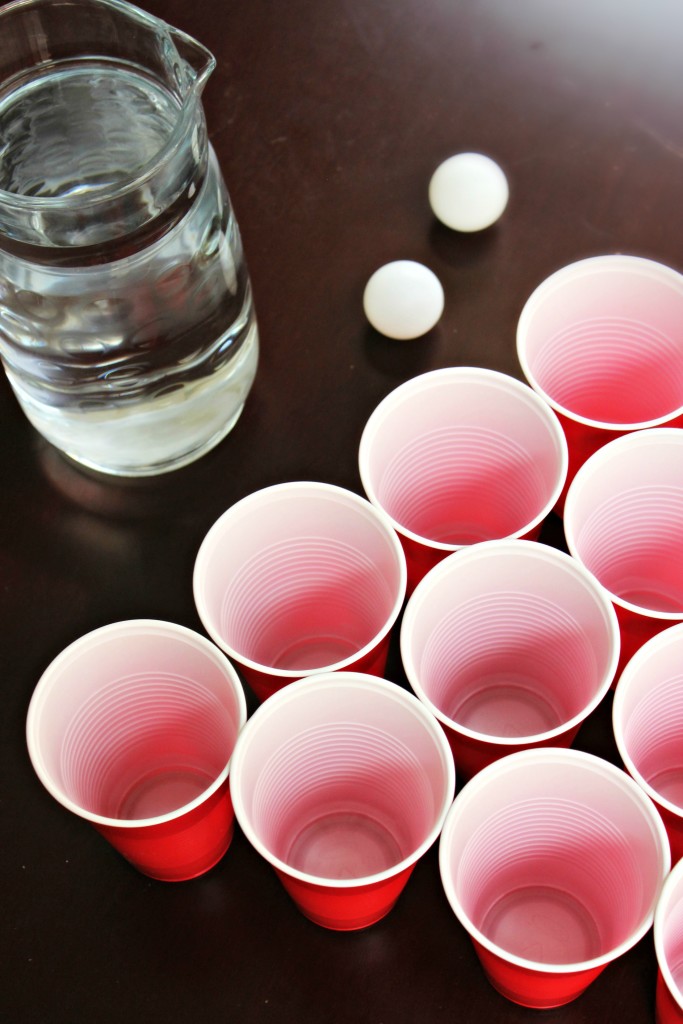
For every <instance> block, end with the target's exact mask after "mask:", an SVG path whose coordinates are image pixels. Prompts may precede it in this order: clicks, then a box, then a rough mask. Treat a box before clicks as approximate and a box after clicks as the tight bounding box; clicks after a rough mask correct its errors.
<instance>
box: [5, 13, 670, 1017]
mask: <svg viewBox="0 0 683 1024" xmlns="http://www.w3.org/2000/svg"><path fill="white" fill-rule="evenodd" d="M144 6H146V8H147V9H148V10H149V11H150V12H151V13H153V14H156V15H160V16H162V17H165V18H166V20H168V21H169V22H170V23H171V24H173V25H175V26H177V27H179V28H182V29H184V30H185V31H187V32H189V33H190V34H191V35H193V36H195V37H196V38H197V39H199V40H200V41H202V42H204V43H205V44H206V45H208V46H209V48H210V49H212V50H213V52H214V53H215V55H216V57H217V60H218V66H217V69H216V71H215V73H214V74H213V76H212V77H211V79H210V80H209V82H208V84H207V87H206V90H205V94H204V100H205V108H206V114H207V119H208V124H209V131H210V136H211V140H212V142H213V145H214V147H215V149H216V151H217V153H218V156H219V158H220V161H221V163H222V166H223V170H224V174H225V177H226V180H227V182H228V186H229V190H230V193H231V197H232V200H233V204H234V207H235V210H236V213H237V216H238V219H239V223H240V226H241V230H242V236H243V240H244V245H245V249H246V253H247V258H248V262H249V267H250V271H251V276H252V282H253V287H254V293H255V299H256V305H257V312H258V317H259V322H260V329H261V339H262V355H261V365H260V369H259V373H258V376H257V380H256V383H255V386H254V389H253V391H252V394H251V396H250V398H249V400H248V403H247V406H246V409H245V411H244V414H243V416H242V418H241V419H240V421H239V423H238V424H237V426H236V428H235V429H234V431H233V432H232V434H231V435H230V436H229V437H228V438H227V439H226V441H224V442H223V443H222V444H221V445H220V446H219V447H218V448H217V449H215V450H214V451H213V452H212V453H210V454H209V455H207V456H205V457H204V458H203V459H202V460H200V461H199V462H197V463H195V464H194V465H193V466H190V467H187V468H186V469H183V470H180V471H178V472H176V473H174V474H170V475H168V476H164V477H159V478H157V479H156V480H150V481H141V482H137V483H132V482H125V481H119V482H117V481H114V480H106V479H105V480H103V479H99V478H96V477H94V476H91V475H87V474H85V473H82V472H81V471H80V470H78V469H77V468H76V467H74V466H72V465H70V464H69V463H67V462H66V461H65V460H64V459H62V457H61V456H60V455H59V454H57V453H56V452H55V451H53V450H52V449H51V448H50V447H49V446H48V445H47V444H46V443H45V442H43V441H42V440H41V438H40V437H38V435H37V434H36V433H35V432H34V431H33V430H32V428H31V427H30V426H29V425H28V423H27V422H26V420H25V419H24V417H23V415H22V414H21V412H20V411H19V409H18V407H17V405H16V402H15V400H14V398H13V396H12V393H11V391H10V389H9V386H8V384H7V382H6V380H5V379H4V377H3V378H2V380H1V381H0V416H1V418H2V432H1V434H0V477H1V478H2V487H1V488H0V530H1V532H2V538H1V541H0V609H1V612H0V665H1V666H2V682H3V698H4V699H3V713H2V715H1V716H0V729H1V730H2V733H1V738H2V739H1V742H0V759H1V765H2V779H3V787H2V795H1V797H0V810H1V817H0V822H1V829H2V832H1V835H0V840H1V841H0V867H1V870H0V877H1V879H2V882H1V884H2V905H3V913H4V920H3V930H2V935H3V939H4V942H3V955H2V958H1V960H0V963H1V964H2V966H1V967H0V972H1V973H2V979H1V983H0V1017H1V1018H2V1019H3V1020H6V1021H8V1022H12V1024H23V1022H30V1024H35V1022H45V1024H78V1022H81V1021H83V1022H88V1024H106V1022H109V1021H112V1022H113V1021H117V1022H119V1021H126V1022H127V1024H138V1022H140V1024H142V1022H147V1021H150V1020H165V1021H168V1022H173V1024H184V1022H186V1021H187V1022H196V1021H219V1020H220V1021H230V1022H239V1024H249V1022H273V1024H280V1022H288V1021H300V1020H309V1021H313V1022H316V1024H318V1022H319V1024H337V1022H344V1024H345V1022H351V1021H354V1022H355V1021H358V1022H361V1024H403V1022H413V1021H422V1020H429V1021H456V1020H457V1021H458V1022H460V1024H468V1022H475V1021H476V1022H480V1021H491V1020H496V1021H498V1020H500V1021H510V1022H523V1021H531V1020H532V1019H535V1018H537V1017H538V1013H537V1012H535V1011H531V1010H525V1009H522V1008H519V1007H516V1006H514V1005H513V1004H511V1003H509V1002H507V1001H506V1000H505V999H503V998H502V997H501V996H499V995H498V994H497V993H496V992H494V991H493V989H492V988H491V987H490V986H489V984H488V983H487V981H486V980H485V978H484V976H483V974H482V972H481V970H480V968H479V965H478V962H477V961H476V958H475V955H474V952H473V950H472V948H471V945H470V942H469V940H468V938H467V937H466V935H465V934H464V932H463V930H462V929H461V928H460V926H459V925H458V923H457V922H456V920H455V918H454V917H453V915H452V913H451V911H450V909H449V907H448V904H447V902H446V899H445V896H444V895H443V892H442V889H441V885H440V881H439V877H438V868H437V857H436V850H435V849H432V850H431V851H430V853H429V854H428V855H427V856H426V857H425V858H424V860H423V861H422V862H420V864H419V865H418V867H417V868H416V870H415V872H414V874H413V876H412V878H411V880H410V882H409V884H408V886H407V888H406V890H405V892H404V893H403V895H402V897H401V899H400V901H399V903H398V904H397V906H396V907H395V909H394V910H393V911H392V913H391V914H390V915H389V917H387V918H386V919H385V920H384V921H382V922H380V923H379V924H377V925H375V926H374V927H372V928H370V929H368V930H367V931H365V932H361V933H356V934H336V933H332V932H327V931H324V930H323V929H320V928H318V927H316V926H315V925H313V924H311V923H309V922H308V921H306V920H305V919H304V918H303V917H302V916H301V915H300V914H299V913H298V912H297V911H296V910H295V909H294V907H293V905H292V904H291V903H290V901H289V899H288V897H287V896H286V895H285V893H284V891H283V890H282V888H281V887H280V884H279V882H278V881H277V879H276V877H275V876H274V874H273V873H272V871H271V869H270V868H269V867H268V866H267V865H266V864H265V863H264V862H263V861H261V860H260V858H259V857H258V856H257V855H256V853H255V852H254V851H253V850H252V849H251V848H250V847H249V846H248V845H247V843H246V841H245V840H244V837H243V836H242V835H241V834H240V833H239V832H238V833H237V834H236V836H235V839H234V842H233V845H232V847H231V849H230V850H229V851H228V854H227V855H226V857H225V858H224V860H223V861H222V862H221V863H220V864H219V865H218V867H216V868H215V869H214V870H213V871H212V872H210V873H209V874H208V875H206V876H205V877H203V878H201V879H198V880H196V881H193V882H188V883H183V884H179V885H165V884H163V883H156V882H152V881H150V880H149V879H147V878H145V877H143V876H141V875H139V874H138V873H136V871H135V870H134V869H133V868H131V867H129V866H128V865H127V863H126V862H125V861H123V860H122V859H121V858H120V857H119V856H118V855H117V854H116V853H115V852H114V851H113V850H112V849H111V848H110V847H109V846H108V845H107V843H106V842H104V841H103V840H102V839H101V838H100V837H99V836H98V835H97V834H96V833H95V832H94V831H93V830H92V829H91V828H90V827H89V826H88V825H87V824H85V823H84V822H82V821H80V820H78V819H76V818H74V817H73V816H71V815H70V814H68V813H67V812H66V811H64V810H63V809H62V808H61V807H59V806H58V805H57V804H56V803H55V802H54V801H53V800H52V798H51V797H49V796H48V794H47V793H46V792H45V791H44V790H43V789H42V787H41V785H40V783H39V782H38V780H37V778H36V777H35V775H34V773H33V770H32V768H31V766H30V763H29V760H28V756H27V753H26V748H25V740H24V723H25V716H26V709H27V705H28V701H29V698H30V695H31V693H32V690H33V687H34V686H35V683H36V681H37V679H38V677H39V675H40V673H41V672H42V670H43V669H44V668H45V666H46V665H47V663H48V662H49V661H50V659H51V658H52V657H53V656H54V655H56V654H57V653H58V652H59V651H60V650H61V649H62V648H63V647H64V646H66V644H67V643H69V642H70V641H72V640H73V639H75V638H76V637H77V636H79V635H81V634H83V633H84V632H86V631H88V630H90V629H92V628H94V627H96V626H99V625H102V624H104V623H107V622H111V621H115V620H118V619H126V618H135V617H151V618H162V619H169V620H171V621H175V622H179V623H182V624H184V625H186V626H190V627H191V628H195V629H201V626H200V624H199V621H198V617H197V614H196V611H195V608H194V605H193V600H192V589H191V575H192V567H193V562H194V558H195V555H196V552H197V549H198V547H199V544H200V542H201V539H202V537H203V536H204V534H205V533H206V531H207V529H208V528H209V526H210V525H211V524H212V523H213V521H214V520H215V519H216V518H217V517H218V515H219V514H220V513H221V512H222V511H223V510H224V509H225V508H227V507H228V505H230V504H232V503H233V502H234V501H235V500H237V499H238V498H241V497H242V496H243V495H245V494H247V493H249V492H251V491H253V490H255V489H256V488H259V487H263V486H266V485H268V484H272V483H277V482H280V481H285V480H300V479H310V480H322V481H327V482H330V483H334V484H339V485H342V486H345V487H349V488H351V489H352V490H355V491H357V492H360V491H361V487H360V480H359V475H358V467H357V448H358V441H359V438H360V434H361V431H362V428H363V425H364V423H365V421H366V419H367V417H368V416H369V414H370V412H371V411H372V409H373V408H374V406H375V405H376V404H377V402H378V401H379V400H380V399H381V398H382V397H383V396H384V395H385V394H387V393H388V392H389V391H390V390H391V389H392V388H393V387H395V386H396V385H397V384H399V383H401V382H402V381H404V380H406V379H407V378H409V377H411V376H413V375H415V374H418V373H421V372H424V371H426V370H430V369H434V368H437V367H441V366H449V365H475V366H484V367H490V368H493V369H496V370H501V371H504V372H508V373H511V374H513V375H515V376H517V377H521V371H520V368H519V364H518V362H517V357H516V353H515V326H516V322H517V318H518V316H519V313H520V311H521V308H522V306H523V304H524V301H525V299H526V298H527V296H528V295H529V294H530V292H531V291H532V290H533V288H534V287H535V286H536V285H537V284H538V283H539V282H540V281H541V280H542V279H543V278H544V277H546V276H547V275H548V274H549V273H551V272H552V271H553V270H556V269H557V268H559V267H561V266H563V265H564V264H566V263H569V262H572V261H573V260H576V259H580V258H583V257H586V256H591V255H597V254H602V253H610V252H624V253H630V254H635V255H641V256H647V257H650V258H653V259H657V260H659V261H661V262H664V263H667V264H670V265H671V266H673V267H676V268H677V269H683V249H682V243H681V230H680V216H679V210H680V195H681V180H682V178H681V166H682V159H683V120H682V119H681V116H680V110H681V105H682V103H683V72H682V71H681V61H680V46H679V40H680V38H681V34H682V33H683V7H682V6H681V5H680V4H679V3H677V2H676V0H649V2H648V3H647V4H646V3H643V2H638V0H573V2H572V3H548V2H547V0H514V2H511V0H343V2H342V0H337V2H334V0H290V2H289V3H287V4H284V3H279V4H278V3H276V2H275V0H236V2H234V3H230V4H224V3H222V2H220V0H200V2H196V3H194V4H188V3H187V2H185V0H147V3H146V4H145V5H144ZM464 150H477V151H481V152H485V153H488V154H489V155H491V156H492V157H494V158H495V159H496V160H497V161H498V162H499V163H500V164H501V165H502V166H503V167H504V169H505V170H506V172H507V174H508V176H509V181H510V202H509V206H508V209H507V211H506V212H505V214H504V216H503V218H502V219H501V220H500V222H499V223H498V224H497V225H496V226H494V227H493V228H491V229H489V230H487V231H485V232H482V233H479V234H474V235H465V234H457V233H455V232H452V231H449V230H448V229H446V228H444V227H443V226H441V225H439V224H438V223H437V222H436V221H435V220H434V218H433V216H432V214H431V211H430V209H429V205H428V201H427V185H428V182H429V178H430V176H431V174H432V172H433V170H434V169H435V167H436V166H437V165H438V164H439V163H440V162H441V161H442V160H443V159H445V158H446V157H447V156H450V155H451V154H453V153H456V152H460V151H464ZM394 259H414V260H419V261H421V262H423V263H425V264H426V265H427V266H429V267H431V268H432V269H433V270H434V271H435V272H436V273H437V274H438V276H439V277H440V279H441V281H442V283H443V286H444V290H445V294H446V307H445V311H444V314H443V317H442V319H441V321H440V323H439V324H438V326H437V327H436V328H435V329H434V330H433V331H431V332H430V333H429V335H427V336H425V337H424V338H422V339H420V340H417V341H412V342H395V341H390V340H388V339H386V338H383V337H382V336H380V335H379V334H377V333H376V332H375V331H373V329H372V328H371V327H370V326H369V325H368V324H367V322H366V321H365V319H364V316H363V312H362V305H361V300H362V293H363V288H364V286H365V282H366V281H367V279H368V277H369V275H370V274H371V273H372V272H373V271H374V270H375V269H376V268H377V267H379V266H380V265H381V264H383V263H385V262H388V261H390V260H394ZM542 539H543V540H544V541H547V542H548V543H551V544H555V545H557V546H562V545H563V536H562V526H561V522H560V521H559V520H558V519H556V518H554V517H551V518H550V520H549V521H548V523H547V524H546V527H545V529H544V533H543V535H542ZM387 675H388V677H389V678H391V679H393V680H395V681H396V682H399V683H402V684H405V678H404V676H403V674H402V671H401V666H400V659H399V657H398V648H397V645H396V643H395V642H394V644H393V647H392V652H391V655H390V660H389V668H388V670H387ZM609 704H610V702H609V699H608V700H607V701H605V702H604V704H602V705H601V706H600V708H599V709H598V710H597V711H596V712H595V713H594V714H593V716H592V717H591V718H590V719H589V721H588V722H587V723H586V724H585V726H584V727H583V728H582V730H581V732H580V734H579V737H578V739H577V741H576V745H577V746H578V747H581V748H582V749H585V750H589V751H593V752H595V753H598V754H601V755H602V756H605V757H607V758H608V759H610V760H613V761H616V754H615V748H614V743H613V741H612V737H611V724H610V722H611V719H610V706H609ZM253 706H254V702H253V700H252V701H251V707H252V708H253ZM655 976H656V964H655V959H654V953H653V947H652V938H651V934H648V935H647V936H646V937H645V938H644V939H643V940H642V941H641V942H640V943H639V944H638V945H637V946H636V947H635V948H634V949H633V950H631V951H630V952H629V953H628V954H627V955H625V956H624V957H623V958H621V959H620V960H619V961H618V962H616V963H614V964H612V965H610V966H609V967H608V968H607V969H606V970H605V972H604V973H603V975H602V976H601V977H600V978H599V979H598V981H596V982H595V983H594V984H593V986H592V987H591V988H590V989H589V990H588V991H587V992H586V993H585V994H584V995H583V996H582V997H581V998H580V999H579V1000H578V1001H576V1002H575V1003H573V1004H571V1005H569V1006H566V1007H564V1008H562V1009H558V1010H552V1011H548V1012H546V1013H545V1014H544V1016H543V1019H544V1020H545V1021H547V1022H548V1024H550V1022H552V1024H573V1022H580V1021H581V1022H598V1021H612V1020H614V1021H617V1020H619V1021H621V1022H623V1024H644V1022H649V1021H653V1020H654V990H655Z"/></svg>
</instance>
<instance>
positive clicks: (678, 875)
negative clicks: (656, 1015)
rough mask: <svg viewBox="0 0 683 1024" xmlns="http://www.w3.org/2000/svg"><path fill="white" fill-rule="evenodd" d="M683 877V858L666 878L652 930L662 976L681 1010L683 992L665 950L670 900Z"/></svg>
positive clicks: (682, 1006)
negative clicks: (675, 979) (665, 929)
mask: <svg viewBox="0 0 683 1024" xmlns="http://www.w3.org/2000/svg"><path fill="white" fill-rule="evenodd" d="M681 879H683V860H679V861H678V863H677V864H675V865H674V866H673V868H672V869H671V871H670V872H669V874H668V875H667V877H666V878H665V879H664V882H663V884H662V887H661V890H660V893H659V899H658V900H657V906H656V908H655V915H654V922H653V928H652V931H653V937H654V946H655V956H656V959H657V966H658V967H659V970H660V971H661V973H662V977H663V979H664V983H665V985H666V987H667V989H668V990H669V994H670V995H671V997H672V999H673V1000H674V1002H676V1003H677V1004H678V1006H679V1007H680V1008H681V1010H683V992H681V990H680V989H679V987H678V985H677V984H676V982H675V981H674V976H673V974H672V971H671V967H670V966H669V961H668V959H667V956H666V953H665V950H664V927H665V924H666V914H667V911H668V909H669V901H670V899H671V897H672V894H673V892H674V890H675V889H676V888H677V887H678V886H679V885H680V883H681Z"/></svg>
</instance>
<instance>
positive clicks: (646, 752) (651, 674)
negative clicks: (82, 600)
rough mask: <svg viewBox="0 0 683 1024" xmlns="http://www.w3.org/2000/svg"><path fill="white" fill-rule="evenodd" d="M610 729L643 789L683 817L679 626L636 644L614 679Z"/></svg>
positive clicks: (682, 646) (682, 635) (682, 631)
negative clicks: (643, 642) (630, 657)
mask: <svg viewBox="0 0 683 1024" xmlns="http://www.w3.org/2000/svg"><path fill="white" fill-rule="evenodd" d="M612 711H613V721H614V733H615V738H616V741H617V746H618V747H619V751H620V753H621V755H622V758H623V760H624V763H625V764H626V766H627V768H628V769H629V771H630V773H631V774H632V775H633V776H634V778H635V779H636V780H637V781H638V782H639V783H641V784H642V785H643V786H644V787H645V789H646V792H648V794H649V795H650V796H652V797H653V798H654V799H656V800H658V801H659V802H660V803H662V804H663V805H665V806H666V807H667V808H668V809H669V810H670V811H671V812H672V813H674V814H679V815H680V816H681V817H683V625H678V626H671V627H669V628H668V629H666V630H664V631H663V632H662V633H659V634H657V635H656V636H655V637H653V638H652V639H651V640H649V641H648V642H647V643H646V644H644V645H643V647H641V649H640V650H639V651H638V652H637V653H636V655H634V657H633V658H632V659H631V661H630V662H629V663H628V664H627V665H626V667H625V669H624V671H623V672H622V674H621V676H620V677H619V682H618V683H617V687H616V690H615V694H614V704H613V708H612Z"/></svg>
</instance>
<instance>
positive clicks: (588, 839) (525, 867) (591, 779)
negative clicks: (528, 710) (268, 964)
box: [440, 748, 670, 969]
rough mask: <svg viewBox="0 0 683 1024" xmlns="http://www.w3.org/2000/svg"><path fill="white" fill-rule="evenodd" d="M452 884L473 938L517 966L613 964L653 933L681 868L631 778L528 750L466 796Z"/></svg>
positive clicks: (444, 859)
mask: <svg viewBox="0 0 683 1024" xmlns="http://www.w3.org/2000/svg"><path fill="white" fill-rule="evenodd" d="M440 864H441V875H442V879H443V882H444V887H445V890H446V894H447V896H448V898H449V901H450V903H451V906H452V907H453V909H454V911H455V912H456V914H457V915H458V917H459V918H460V919H461V921H462V923H463V924H464V925H465V927H466V928H467V929H468V931H469V932H470V934H471V935H472V936H473V937H474V938H476V939H478V940H479V941H480V942H481V943H483V945H484V946H486V947H488V948H489V949H490V950H492V951H493V952H495V953H497V954H498V955H499V956H502V957H503V958H505V959H509V960H511V961H513V962H517V963H524V964H525V965H530V964H531V965H539V966H540V968H541V969H544V967H545V969H548V968H549V965H553V966H558V965H559V966H562V967H564V968H567V967H568V965H572V967H573V968H574V969H575V968H576V966H577V965H578V964H581V965H583V966H585V965H586V964H588V963H589V962H595V961H600V960H603V961H604V960H606V959H610V958H612V957H613V956H616V955H617V954H618V953H619V952H622V951H624V950H625V949H626V948H628V947H629V946H630V945H632V944H633V943H635V942H636V941H637V940H638V939H639V938H640V937H641V936H642V935H643V934H644V933H645V931H646V930H647V928H648V927H649V926H650V924H651V923H652V915H653V911H654V905H655V901H656V898H657V895H658V893H659V888H660V885H661V881H662V879H663V877H664V875H665V874H666V872H667V871H668V868H669V864H670V856H669V848H668V842H667V840H666V834H665V832H664V826H663V825H662V823H661V821H660V820H659V817H658V815H657V812H656V811H655V809H654V806H653V805H652V804H651V803H650V802H649V801H648V800H647V797H645V795H644V794H643V792H642V790H640V789H639V787H638V786H637V785H636V784H635V783H634V782H633V780H632V779H630V778H629V777H628V776H627V775H626V773H625V772H622V771H620V770H619V769H617V768H615V767H614V766H613V765H610V764H608V763H607V762H605V761H602V760H601V759H599V758H597V757H593V756H592V755H588V754H584V753H582V752H579V751H573V750H558V749H553V748H547V749H545V750H534V751H524V752H523V753H521V754H510V755H508V756H507V757H504V758H502V759H501V760H499V761H497V762H496V763H495V764H493V765H490V766H489V767H488V768H485V769H483V770H482V771H481V772H480V773H479V774H478V775H476V776H475V777H474V778H473V779H472V780H471V781H470V782H468V784H467V786H465V788H464V789H463V790H462V791H461V793H460V794H459V795H458V796H457V797H456V799H455V802H454V804H453V808H452V809H451V812H450V813H449V815H448V818H447V820H446V824H445V826H444V830H443V833H442V838H441V848H440Z"/></svg>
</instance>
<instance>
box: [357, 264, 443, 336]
mask: <svg viewBox="0 0 683 1024" xmlns="http://www.w3.org/2000/svg"><path fill="white" fill-rule="evenodd" d="M443 307H444V294H443V288H442V287H441V282H440V281H439V279H438V277H437V276H436V274H434V273H433V271H431V270H430V269H429V268H428V267H425V266H424V265H423V264H422V263H416V262H414V261H413V260H395V261H394V262H393V263H385V265H384V266H383V267H380V268H379V270H376V271H375V272H374V274H372V276H371V277H370V279H369V281H368V283H367V284H366V286H365V291H364V293H363V310H364V312H365V315H366V317H367V318H368V320H369V321H370V323H371V324H372V326H373V327H374V328H375V330H377V331H379V332H380V334H384V335H386V337H387V338H395V339H397V340H399V341H402V340H406V339H408V338H419V337H421V336H422V335H423V334H426V333H427V331H430V330H431V329H432V327H434V325H435V324H436V323H437V321H438V320H439V318H440V316H441V314H442V313H443Z"/></svg>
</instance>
